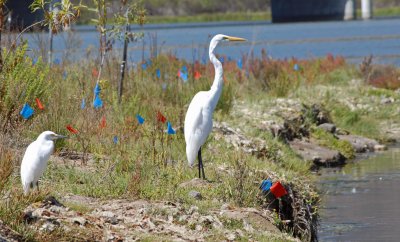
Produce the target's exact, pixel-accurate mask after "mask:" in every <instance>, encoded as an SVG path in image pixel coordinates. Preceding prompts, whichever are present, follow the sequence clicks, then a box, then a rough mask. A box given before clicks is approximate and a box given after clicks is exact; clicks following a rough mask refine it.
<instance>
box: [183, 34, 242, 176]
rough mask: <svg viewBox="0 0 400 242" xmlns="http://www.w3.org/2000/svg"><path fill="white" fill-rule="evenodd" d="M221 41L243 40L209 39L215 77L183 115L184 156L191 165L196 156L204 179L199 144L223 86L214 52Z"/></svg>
mask: <svg viewBox="0 0 400 242" xmlns="http://www.w3.org/2000/svg"><path fill="white" fill-rule="evenodd" d="M221 41H245V39H242V38H238V37H231V36H227V35H223V34H218V35H216V36H214V37H213V38H212V39H211V42H210V48H209V56H210V61H211V63H213V65H214V69H215V78H214V82H213V84H212V86H211V89H210V90H209V91H201V92H198V93H197V94H196V95H195V96H194V97H193V99H192V101H191V102H190V104H189V108H188V110H187V112H186V117H185V126H184V133H185V141H186V156H187V159H188V163H189V165H190V166H191V167H192V166H193V164H194V161H195V160H196V156H197V157H198V159H199V166H198V167H199V178H200V170H202V172H203V179H205V175H204V168H203V162H202V159H201V146H202V145H203V144H204V143H205V141H206V139H207V137H208V135H209V134H210V132H211V130H212V126H213V121H212V118H213V112H214V109H215V107H216V106H217V103H218V100H219V97H220V96H221V92H222V87H223V82H224V81H223V68H222V64H221V62H220V61H219V60H218V58H217V57H216V56H215V54H214V50H215V48H216V47H217V45H218V44H219V43H220V42H221Z"/></svg>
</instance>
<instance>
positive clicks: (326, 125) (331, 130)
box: [318, 123, 336, 134]
mask: <svg viewBox="0 0 400 242" xmlns="http://www.w3.org/2000/svg"><path fill="white" fill-rule="evenodd" d="M318 128H321V129H323V130H325V131H326V132H329V133H332V134H333V133H335V131H336V125H334V124H332V123H323V124H320V125H318Z"/></svg>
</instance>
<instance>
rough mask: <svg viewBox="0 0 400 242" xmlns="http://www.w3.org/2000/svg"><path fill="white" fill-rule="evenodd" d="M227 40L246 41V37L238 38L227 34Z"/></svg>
mask: <svg viewBox="0 0 400 242" xmlns="http://www.w3.org/2000/svg"><path fill="white" fill-rule="evenodd" d="M226 38H227V39H228V40H229V41H247V39H243V38H239V37H232V36H227V37H226Z"/></svg>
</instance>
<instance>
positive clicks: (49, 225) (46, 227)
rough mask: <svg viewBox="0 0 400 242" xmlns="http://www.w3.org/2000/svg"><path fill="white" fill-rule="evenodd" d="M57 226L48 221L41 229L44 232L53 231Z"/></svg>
mask: <svg viewBox="0 0 400 242" xmlns="http://www.w3.org/2000/svg"><path fill="white" fill-rule="evenodd" d="M55 228H56V226H55V225H54V224H52V223H50V222H46V223H44V224H43V225H42V227H41V228H40V229H39V230H41V231H44V232H53V231H54V229H55Z"/></svg>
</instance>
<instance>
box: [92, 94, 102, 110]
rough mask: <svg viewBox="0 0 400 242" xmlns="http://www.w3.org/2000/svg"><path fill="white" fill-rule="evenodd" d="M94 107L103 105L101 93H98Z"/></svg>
mask: <svg viewBox="0 0 400 242" xmlns="http://www.w3.org/2000/svg"><path fill="white" fill-rule="evenodd" d="M93 107H94V108H96V109H98V108H101V107H103V101H102V100H101V98H100V96H99V95H96V97H95V98H94V102H93Z"/></svg>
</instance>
